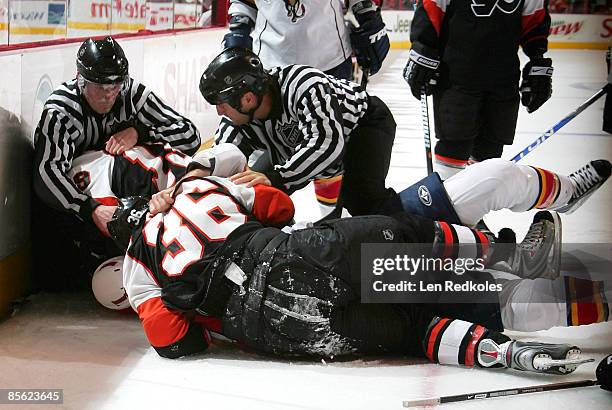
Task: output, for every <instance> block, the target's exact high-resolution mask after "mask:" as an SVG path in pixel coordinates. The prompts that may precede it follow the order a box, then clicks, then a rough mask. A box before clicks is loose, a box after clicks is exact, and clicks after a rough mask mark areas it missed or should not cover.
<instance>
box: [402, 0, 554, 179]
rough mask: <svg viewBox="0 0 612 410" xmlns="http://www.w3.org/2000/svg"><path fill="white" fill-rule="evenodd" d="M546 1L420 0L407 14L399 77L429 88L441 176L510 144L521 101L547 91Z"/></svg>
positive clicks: (416, 91)
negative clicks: (406, 47)
mask: <svg viewBox="0 0 612 410" xmlns="http://www.w3.org/2000/svg"><path fill="white" fill-rule="evenodd" d="M549 29H550V15H549V13H548V0H509V1H485V0H422V1H420V2H419V4H418V7H417V9H416V11H415V14H414V19H413V20H412V26H411V29H410V41H411V42H412V49H411V50H410V58H409V60H408V62H407V65H406V68H405V69H404V78H405V79H406V81H407V82H408V84H409V85H410V89H411V91H412V94H413V95H414V96H415V98H417V99H420V98H421V92H422V91H424V92H425V94H427V95H430V94H433V103H434V121H435V130H436V137H437V138H438V142H437V144H436V147H435V163H436V171H438V173H440V176H441V177H442V179H446V178H448V177H449V176H451V175H453V174H454V173H456V172H458V171H459V170H460V169H463V168H465V166H466V165H467V164H468V163H470V162H478V161H482V160H485V159H488V158H498V157H500V156H501V154H502V152H503V148H504V145H510V144H512V142H513V140H514V132H515V129H516V121H517V117H518V107H519V87H518V83H519V78H520V70H519V68H520V67H519V58H518V54H517V53H518V48H519V46H521V47H522V49H523V52H524V53H525V54H526V55H527V56H528V57H529V59H530V61H529V62H528V63H527V64H526V65H525V67H524V68H523V81H522V83H521V85H520V101H521V103H522V104H523V105H524V106H525V107H527V111H528V112H530V113H531V112H533V111H535V110H537V109H538V108H540V107H541V106H542V104H544V103H545V102H546V101H547V100H548V99H549V98H550V96H551V94H552V73H553V68H552V61H551V59H550V58H544V57H543V55H544V53H545V52H546V51H547V49H548V34H549Z"/></svg>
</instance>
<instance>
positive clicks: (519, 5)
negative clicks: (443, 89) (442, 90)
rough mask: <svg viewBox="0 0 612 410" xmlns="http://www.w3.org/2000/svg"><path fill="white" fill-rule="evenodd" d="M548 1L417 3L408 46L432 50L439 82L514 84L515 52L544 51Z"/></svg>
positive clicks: (516, 73) (445, 0)
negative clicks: (436, 58)
mask: <svg viewBox="0 0 612 410" xmlns="http://www.w3.org/2000/svg"><path fill="white" fill-rule="evenodd" d="M549 29H550V15H549V13H548V0H422V1H420V2H419V6H418V8H417V10H416V12H415V14H414V19H413V20H412V26H411V30H410V41H411V42H412V43H420V44H423V45H425V46H427V47H430V48H433V49H436V50H438V52H439V53H440V57H441V59H442V63H443V65H442V68H441V72H442V77H443V78H442V80H443V81H445V80H448V81H450V83H452V84H455V85H465V86H483V87H495V86H499V85H508V84H509V83H512V82H517V81H518V79H519V74H520V72H519V59H518V55H517V52H518V47H519V45H520V46H521V47H522V48H523V51H524V52H525V54H527V55H528V56H530V57H531V56H534V55H542V54H544V53H545V52H546V50H547V49H548V33H549Z"/></svg>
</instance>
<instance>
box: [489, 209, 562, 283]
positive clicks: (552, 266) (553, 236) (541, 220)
mask: <svg viewBox="0 0 612 410" xmlns="http://www.w3.org/2000/svg"><path fill="white" fill-rule="evenodd" d="M561 230H562V226H561V218H559V215H558V214H557V213H556V212H549V211H540V212H538V213H537V214H535V216H534V217H533V222H532V223H531V226H530V227H529V230H528V231H527V235H525V238H524V239H523V240H522V241H521V243H519V244H516V246H515V247H514V249H513V251H512V249H507V248H501V247H502V246H505V247H509V246H511V245H503V244H501V245H500V251H501V252H505V253H507V254H508V257H507V258H506V259H505V260H501V261H498V262H496V263H495V264H493V265H492V266H491V267H492V268H493V269H497V270H501V271H504V272H509V273H512V274H514V275H516V276H519V277H521V278H525V279H536V278H546V279H555V278H557V277H558V276H559V272H560V268H561ZM502 231H503V230H502ZM502 231H500V237H501V233H502ZM510 232H511V231H510ZM494 256H495V254H494Z"/></svg>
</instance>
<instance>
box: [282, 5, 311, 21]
mask: <svg viewBox="0 0 612 410" xmlns="http://www.w3.org/2000/svg"><path fill="white" fill-rule="evenodd" d="M285 9H286V10H287V17H289V19H291V22H292V23H297V21H298V20H299V19H301V18H302V17H304V15H305V14H306V7H304V4H302V0H285Z"/></svg>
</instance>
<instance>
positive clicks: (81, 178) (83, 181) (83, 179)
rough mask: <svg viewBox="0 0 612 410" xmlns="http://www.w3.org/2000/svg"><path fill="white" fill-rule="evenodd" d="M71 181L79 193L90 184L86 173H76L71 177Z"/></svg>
mask: <svg viewBox="0 0 612 410" xmlns="http://www.w3.org/2000/svg"><path fill="white" fill-rule="evenodd" d="M72 180H73V181H74V184H75V185H76V186H77V188H79V189H80V190H81V191H85V190H86V189H87V187H88V186H89V184H91V177H90V176H89V172H88V171H81V172H77V173H76V174H75V175H74V176H73V177H72Z"/></svg>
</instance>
